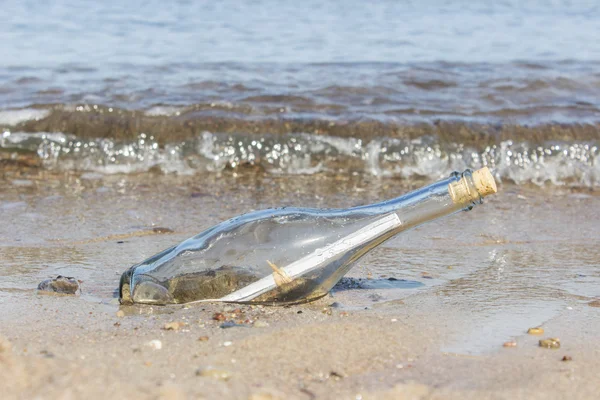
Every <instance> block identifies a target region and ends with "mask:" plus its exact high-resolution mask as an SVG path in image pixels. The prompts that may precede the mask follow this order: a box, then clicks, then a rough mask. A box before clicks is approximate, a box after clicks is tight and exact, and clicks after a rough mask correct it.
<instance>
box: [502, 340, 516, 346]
mask: <svg viewBox="0 0 600 400" xmlns="http://www.w3.org/2000/svg"><path fill="white" fill-rule="evenodd" d="M502 346H504V347H517V342H515V341H514V340H511V341H509V342H504V344H503V345H502Z"/></svg>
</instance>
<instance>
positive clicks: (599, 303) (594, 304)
mask: <svg viewBox="0 0 600 400" xmlns="http://www.w3.org/2000/svg"><path fill="white" fill-rule="evenodd" d="M587 304H588V306H590V307H600V300H592V301H590V302H589V303H587Z"/></svg>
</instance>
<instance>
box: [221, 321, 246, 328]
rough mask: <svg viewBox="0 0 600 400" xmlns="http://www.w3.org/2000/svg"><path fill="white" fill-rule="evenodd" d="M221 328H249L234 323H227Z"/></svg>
mask: <svg viewBox="0 0 600 400" xmlns="http://www.w3.org/2000/svg"><path fill="white" fill-rule="evenodd" d="M219 327H220V328H221V329H227V328H236V327H242V328H248V325H244V324H238V323H236V322H234V321H225V322H223V323H222V324H221V325H219Z"/></svg>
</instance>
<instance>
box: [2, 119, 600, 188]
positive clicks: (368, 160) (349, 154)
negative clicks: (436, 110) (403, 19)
mask: <svg viewBox="0 0 600 400" xmlns="http://www.w3.org/2000/svg"><path fill="white" fill-rule="evenodd" d="M599 149H600V144H599V143H598V141H597V140H581V141H577V140H570V141H560V140H551V141H550V140H549V141H545V142H544V141H542V142H539V141H538V142H535V143H533V142H529V141H525V140H502V141H499V142H498V143H497V144H492V145H485V146H483V147H481V148H478V147H477V146H475V145H465V144H460V143H451V142H450V143H449V142H447V141H441V140H439V139H438V138H436V137H435V136H433V135H425V136H421V137H418V138H412V139H408V138H407V139H402V138H392V137H377V138H370V139H364V138H363V139H358V138H342V137H337V136H331V135H321V134H309V133H297V134H262V135H258V134H224V133H211V132H203V133H201V134H199V135H195V136H192V137H191V138H188V139H185V140H182V141H178V142H171V143H166V144H161V143H160V142H159V141H158V140H157V139H156V138H154V137H153V136H151V135H146V134H140V135H139V136H138V137H137V139H136V140H132V141H131V140H129V141H127V140H115V139H108V138H96V139H82V138H78V137H77V136H75V135H71V134H64V133H44V132H37V133H24V132H9V131H6V132H4V133H3V134H2V135H0V153H2V152H4V153H10V152H25V153H29V154H32V155H33V154H35V155H36V157H38V158H39V160H40V162H41V164H42V166H43V167H45V168H48V169H51V170H61V171H63V170H74V171H93V172H99V173H104V174H114V173H137V172H144V171H149V170H157V169H159V170H160V171H162V172H164V173H178V174H193V173H198V172H214V173H217V172H219V171H223V170H225V169H233V170H242V169H247V168H254V169H258V170H262V171H264V172H266V173H272V174H315V173H350V174H370V175H372V176H376V177H382V178H405V179H410V178H415V177H427V178H432V179H433V178H438V177H440V176H443V175H447V174H448V173H449V172H451V171H454V170H462V169H465V168H473V169H476V168H480V167H482V166H489V167H490V168H492V170H493V171H494V173H495V174H496V176H497V178H498V179H500V180H502V181H508V182H514V183H517V184H525V183H533V184H536V185H540V186H543V185H569V186H574V187H590V188H592V187H597V186H600V162H599V161H600V159H599V157H600V150H599Z"/></svg>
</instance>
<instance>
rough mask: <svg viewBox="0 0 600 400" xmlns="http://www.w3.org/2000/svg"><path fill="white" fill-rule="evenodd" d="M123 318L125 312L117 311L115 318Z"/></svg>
mask: <svg viewBox="0 0 600 400" xmlns="http://www.w3.org/2000/svg"><path fill="white" fill-rule="evenodd" d="M124 316H125V311H123V310H119V311H117V317H118V318H123V317H124Z"/></svg>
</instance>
